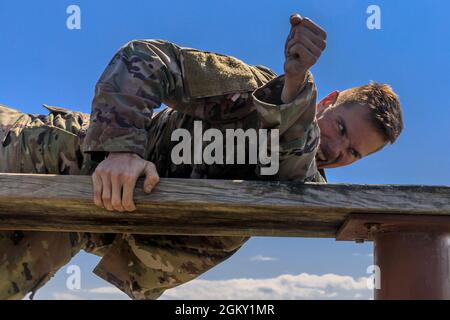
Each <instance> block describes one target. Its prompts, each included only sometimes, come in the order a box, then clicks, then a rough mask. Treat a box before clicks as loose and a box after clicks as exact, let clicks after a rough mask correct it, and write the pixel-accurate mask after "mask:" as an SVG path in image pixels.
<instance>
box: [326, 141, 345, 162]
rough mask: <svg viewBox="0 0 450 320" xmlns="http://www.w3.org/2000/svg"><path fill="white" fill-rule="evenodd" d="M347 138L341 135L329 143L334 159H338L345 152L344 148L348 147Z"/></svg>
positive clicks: (331, 155)
mask: <svg viewBox="0 0 450 320" xmlns="http://www.w3.org/2000/svg"><path fill="white" fill-rule="evenodd" d="M346 145H347V139H345V138H344V137H339V138H337V139H333V141H331V143H330V144H329V148H330V149H329V152H330V157H331V158H332V159H333V160H334V159H337V158H338V157H339V156H340V155H343V154H344V150H345V149H346V148H347V147H346Z"/></svg>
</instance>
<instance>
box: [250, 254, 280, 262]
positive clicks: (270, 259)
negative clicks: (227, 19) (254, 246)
mask: <svg viewBox="0 0 450 320" xmlns="http://www.w3.org/2000/svg"><path fill="white" fill-rule="evenodd" d="M275 260H278V258H274V257H266V256H263V255H261V254H258V255H256V256H254V257H251V258H250V261H275Z"/></svg>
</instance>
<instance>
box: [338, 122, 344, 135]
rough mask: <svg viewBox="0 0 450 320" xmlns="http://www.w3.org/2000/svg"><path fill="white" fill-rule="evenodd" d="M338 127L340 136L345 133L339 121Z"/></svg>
mask: <svg viewBox="0 0 450 320" xmlns="http://www.w3.org/2000/svg"><path fill="white" fill-rule="evenodd" d="M338 127H339V133H340V134H341V135H342V136H343V135H345V127H344V125H343V124H342V123H340V122H339V124H338Z"/></svg>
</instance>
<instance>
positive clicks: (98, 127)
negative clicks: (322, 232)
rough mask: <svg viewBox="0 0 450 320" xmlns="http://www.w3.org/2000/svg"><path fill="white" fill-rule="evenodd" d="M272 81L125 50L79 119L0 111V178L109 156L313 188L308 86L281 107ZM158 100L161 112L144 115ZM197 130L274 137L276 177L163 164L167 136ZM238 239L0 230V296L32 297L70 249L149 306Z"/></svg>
mask: <svg viewBox="0 0 450 320" xmlns="http://www.w3.org/2000/svg"><path fill="white" fill-rule="evenodd" d="M282 88H283V77H282V76H281V77H277V76H276V75H275V74H274V73H273V72H272V71H270V70H269V69H267V68H265V67H262V66H250V65H247V64H245V63H243V62H242V61H240V60H238V59H236V58H233V57H229V56H224V55H220V54H216V53H210V52H204V51H199V50H194V49H190V48H181V47H178V46H177V45H175V44H172V43H169V42H165V41H158V40H145V41H132V42H130V43H128V44H126V45H125V46H124V47H122V48H121V49H120V50H119V51H118V52H117V54H116V55H115V56H114V57H113V59H112V61H111V62H110V63H109V65H108V67H107V68H106V70H105V72H104V73H103V75H102V76H101V78H100V80H99V81H98V83H97V86H96V93H95V98H94V101H93V105H92V114H91V117H90V121H89V116H88V115H86V114H82V113H79V112H72V111H68V110H65V109H61V108H55V107H48V106H46V107H47V109H49V111H50V113H49V115H47V116H34V115H29V114H24V113H21V112H19V111H16V110H13V109H10V108H6V107H0V143H2V146H1V147H0V172H13V173H39V174H72V175H76V174H91V173H92V172H93V171H94V170H95V167H96V165H97V164H98V163H99V162H101V161H102V160H103V159H104V158H105V156H106V155H107V154H108V153H109V152H134V153H137V154H138V155H140V156H141V157H143V158H145V159H148V160H149V161H152V162H154V163H155V165H156V167H157V169H158V173H159V174H160V176H161V177H177V178H221V179H277V180H300V181H313V180H314V181H323V180H322V178H321V176H320V174H318V172H317V168H316V163H315V152H316V150H317V147H318V145H319V136H320V133H319V128H318V125H317V122H316V119H315V112H316V111H315V103H316V89H315V85H314V81H313V79H312V76H311V75H310V74H309V75H308V78H307V81H306V82H305V84H304V86H303V88H302V89H301V90H300V91H299V94H298V96H297V98H296V99H295V100H294V101H293V102H292V103H289V104H283V103H282V102H281V98H280V97H281V90H282ZM161 103H164V104H165V105H167V106H169V108H166V109H164V110H163V111H161V112H159V113H157V114H154V113H153V109H155V108H158V107H159V106H160V105H161ZM194 120H201V121H202V123H203V128H204V130H206V129H208V128H217V129H219V130H222V131H224V130H225V129H237V128H242V129H244V130H245V129H249V128H255V129H258V128H266V129H279V130H280V169H279V172H278V174H277V175H275V176H266V177H264V176H261V175H260V174H259V169H260V168H258V165H218V164H214V165H189V164H183V165H174V164H172V162H171V160H170V154H171V149H172V147H173V146H174V144H175V143H176V142H171V139H170V137H171V133H172V132H173V130H174V129H176V128H185V129H187V130H190V131H191V132H192V130H193V122H194ZM248 239H249V238H248V237H211V236H148V235H133V234H119V235H110V234H91V233H50V232H20V231H16V232H3V233H0V298H2V299H5V298H13V299H14V298H15V299H18V298H22V297H23V296H24V295H25V294H26V293H28V292H30V291H33V292H35V291H36V290H37V289H38V288H40V287H41V286H42V285H44V284H45V283H46V281H48V280H49V279H50V278H51V276H52V275H53V274H54V273H55V272H56V271H57V270H58V269H59V268H60V267H61V266H63V265H64V264H66V263H67V262H69V260H70V259H71V257H72V256H73V255H75V254H76V253H77V252H78V251H79V250H81V249H84V250H86V251H88V252H92V253H94V254H97V255H99V256H101V257H102V259H101V261H100V263H99V265H98V266H97V267H96V268H95V270H94V273H95V274H97V275H98V276H100V277H102V278H103V279H105V280H107V281H109V282H110V283H112V284H114V285H115V286H117V287H118V288H119V289H121V290H122V291H123V292H125V293H126V294H128V295H129V296H130V297H131V298H133V299H156V298H158V297H159V296H160V295H161V294H162V293H163V292H164V291H165V290H166V289H168V288H172V287H175V286H177V285H180V284H182V283H185V282H187V281H189V280H192V279H194V278H196V277H197V276H199V275H200V274H202V273H204V272H205V271H207V270H209V269H210V268H212V267H213V266H215V265H217V264H219V263H220V262H222V261H224V260H225V259H227V258H228V257H230V256H231V255H233V254H234V253H235V252H236V251H237V250H238V249H239V248H240V247H241V246H242V245H243V244H244V243H245V242H246V241H247V240H248Z"/></svg>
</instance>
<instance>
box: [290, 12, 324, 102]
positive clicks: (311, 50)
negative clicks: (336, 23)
mask: <svg viewBox="0 0 450 320" xmlns="http://www.w3.org/2000/svg"><path fill="white" fill-rule="evenodd" d="M290 23H291V32H290V33H289V37H288V39H287V40H286V45H285V57H286V62H285V64H284V73H285V80H284V81H285V84H284V88H283V93H282V95H281V100H282V101H283V103H289V102H292V101H293V100H294V99H295V97H296V96H297V94H298V93H299V90H300V89H301V87H302V85H303V83H304V81H305V78H306V74H307V72H308V70H309V69H310V68H311V67H312V66H313V65H314V64H315V63H316V62H317V60H318V59H319V57H320V56H321V54H322V52H323V51H324V50H325V48H326V39H327V34H326V32H325V31H324V30H323V29H322V28H321V27H319V26H318V25H317V24H315V23H314V22H313V21H311V20H309V19H308V18H302V17H301V16H300V15H299V14H295V15H292V16H291V18H290Z"/></svg>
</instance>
